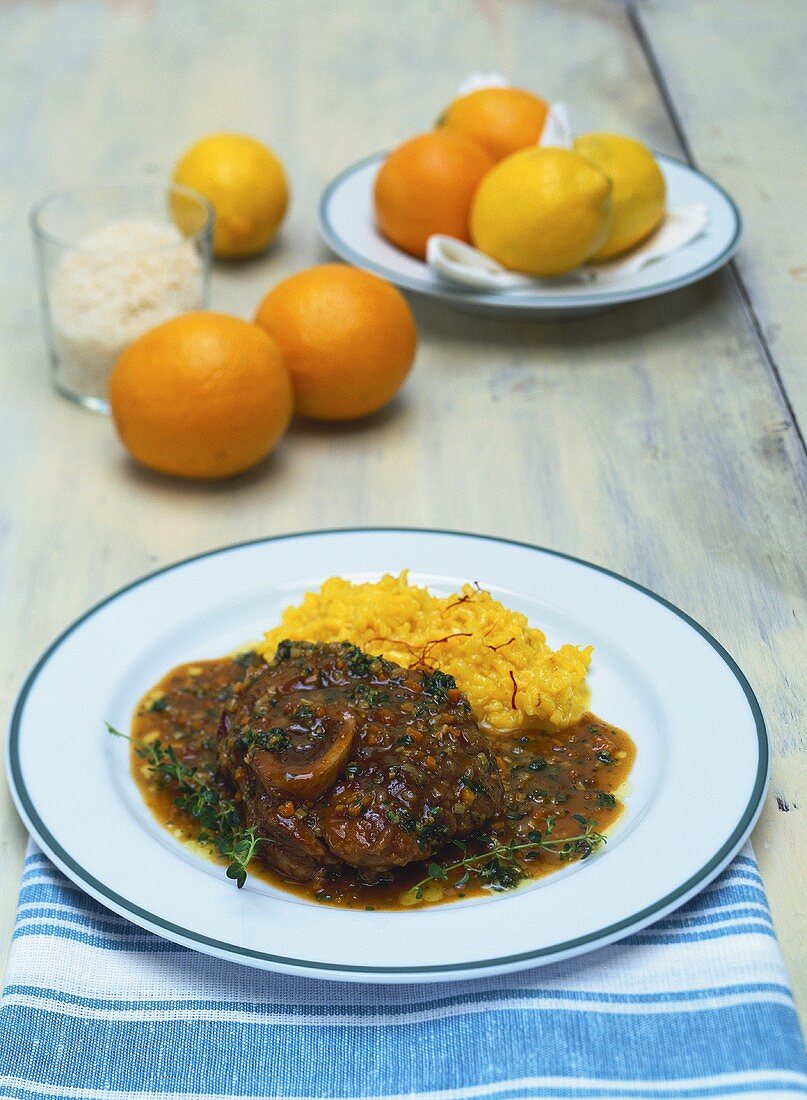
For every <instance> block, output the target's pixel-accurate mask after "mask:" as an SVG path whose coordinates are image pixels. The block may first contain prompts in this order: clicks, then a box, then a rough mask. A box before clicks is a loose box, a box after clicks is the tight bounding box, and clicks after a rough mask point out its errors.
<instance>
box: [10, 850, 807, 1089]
mask: <svg viewBox="0 0 807 1100" xmlns="http://www.w3.org/2000/svg"><path fill="white" fill-rule="evenodd" d="M806 1068H807V1066H806V1065H805V1055H804V1046H803V1043H802V1038H801V1034H800V1032H799V1025H798V1022H797V1019H796V1014H795V1011H794V1007H793V1000H792V997H791V993H790V989H789V985H788V979H787V974H786V972H785V969H784V965H783V962H782V957H781V955H780V952H779V949H778V946H777V943H776V939H775V936H774V931H773V926H772V924H771V918H770V913H769V911H768V905H767V902H766V899H765V893H764V891H763V889H762V883H761V880H760V876H759V872H758V870H757V866H756V863H755V861H754V858H753V855H752V854H751V851H750V849H746V851H745V852H744V853H743V854H742V855H740V856H739V857H738V858H737V859H736V860H735V861H734V863H733V864H732V866H731V867H730V868H729V869H728V870H727V871H726V872H725V873H724V874H723V875H722V876H721V877H720V879H719V880H718V881H716V882H715V883H713V884H712V885H711V886H710V887H708V888H707V889H706V890H705V891H704V892H703V893H702V894H701V895H700V896H699V897H698V898H697V899H696V900H695V901H693V902H691V903H690V904H689V905H687V906H685V907H684V908H683V909H679V910H678V911H677V912H676V913H674V914H673V915H672V916H670V917H668V918H667V919H666V920H662V921H660V922H659V923H658V924H656V925H654V926H653V927H652V928H649V929H646V930H645V931H644V932H642V933H640V934H639V935H636V936H632V937H630V938H629V939H626V940H623V941H622V942H621V943H620V944H617V945H615V946H612V947H608V948H604V949H602V950H600V951H597V952H594V953H592V954H589V955H585V956H583V957H582V958H579V959H575V960H572V961H570V962H565V963H563V964H559V965H555V966H548V967H545V968H541V969H536V970H531V971H524V972H521V973H518V974H512V975H507V976H503V977H497V978H486V979H484V980H480V981H470V982H459V983H455V984H433V985H399V986H392V985H385V986H369V985H367V986H360V985H348V984H342V983H335V982H334V983H331V982H320V981H312V980H306V979H300V978H289V977H284V976H282V975H274V974H268V973H264V972H261V971H258V970H250V969H248V968H246V967H240V966H235V965H233V964H230V963H224V962H219V961H218V960H215V959H211V958H208V957H206V956H204V955H199V954H197V953H195V952H193V951H190V950H187V949H186V948H182V947H176V946H174V945H173V944H170V943H168V942H166V941H164V940H160V939H157V938H156V937H154V936H152V935H150V934H149V933H146V932H143V931H141V930H140V929H139V928H136V927H135V926H134V925H132V924H129V923H128V922H127V921H126V920H124V919H123V918H121V917H118V916H115V915H114V914H112V913H110V912H108V911H107V910H106V909H104V908H103V907H102V906H100V905H97V904H96V903H95V902H93V901H91V900H90V899H89V898H88V897H86V896H85V895H84V894H83V893H82V892H81V891H80V890H78V889H77V888H76V887H75V886H73V885H72V884H71V883H70V882H69V881H68V880H67V879H65V877H64V876H63V875H61V874H60V873H59V872H58V871H57V870H56V869H55V868H54V867H53V866H52V865H51V864H50V863H49V862H48V860H47V859H46V858H45V857H44V856H43V855H42V854H41V853H39V852H38V851H36V850H35V849H33V848H32V849H31V851H30V853H29V855H28V857H27V859H26V863H25V872H24V876H23V884H22V893H21V895H20V905H19V913H18V917H17V925H16V930H15V934H14V940H13V944H12V950H11V956H10V961H9V965H8V972H7V975H6V986H5V991H4V994H3V998H2V1001H0V1097H14V1098H15V1100H35V1098H36V1100H39V1098H43V1100H44V1098H48V1100H51V1098H53V1097H69V1098H71V1100H100V1098H101V1097H103V1098H104V1100H158V1098H159V1100H180V1098H181V1100H218V1098H220V1097H242V1098H246V1097H250V1098H252V1097H285V1098H292V1097H294V1098H296V1100H300V1098H309V1097H317V1098H340V1100H344V1098H348V1097H350V1098H355V1097H362V1098H369V1097H383V1098H384V1100H396V1098H399V1100H400V1098H402V1097H410V1098H417V1100H448V1098H451V1097H457V1098H461V1100H475V1098H477V1097H479V1098H481V1100H515V1098H518V1097H543V1098H553V1097H557V1098H564V1100H565V1098H567V1097H585V1098H587V1100H621V1098H625V1100H646V1098H647V1100H675V1098H680V1097H687V1098H693V1097H738V1098H739V1097H742V1098H743V1100H747V1098H749V1097H777V1098H782V1097H796V1096H798V1097H803V1096H805V1095H807V1074H806V1073H805V1069H806Z"/></svg>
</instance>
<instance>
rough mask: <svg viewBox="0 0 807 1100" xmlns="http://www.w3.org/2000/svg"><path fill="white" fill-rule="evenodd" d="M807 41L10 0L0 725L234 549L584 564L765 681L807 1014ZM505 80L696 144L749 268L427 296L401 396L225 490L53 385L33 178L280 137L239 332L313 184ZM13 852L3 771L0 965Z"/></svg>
mask: <svg viewBox="0 0 807 1100" xmlns="http://www.w3.org/2000/svg"><path fill="white" fill-rule="evenodd" d="M804 27H805V11H804V7H803V5H800V3H799V0H779V2H778V4H777V5H776V9H775V12H774V11H773V8H772V6H771V5H761V4H759V3H757V2H756V0H708V2H706V0H675V2H674V3H673V2H672V0H668V2H665V3H662V2H661V0H647V2H641V3H640V4H639V7H638V11H634V10H631V9H629V8H627V9H626V8H625V7H623V6H622V5H621V4H620V3H617V2H615V0H602V2H597V0H557V2H550V0H545V2H539V0H524V2H517V0H512V2H506V0H499V2H493V0H489V2H483V3H479V4H471V3H470V0H467V2H466V0H442V2H441V3H439V4H435V3H430V2H428V0H411V2H406V3H403V2H400V0H360V2H355V0H354V2H351V3H345V4H332V3H327V2H326V0H309V2H307V3H305V4H300V3H294V2H293V0H288V2H283V3H277V2H275V3H273V4H271V5H269V4H265V3H263V2H262V0H251V2H245V0H240V2H239V3H238V4H232V3H228V2H226V0H214V2H208V3H207V4H205V5H196V4H193V3H191V2H190V0H182V2H179V0H173V2H171V3H168V2H167V0H164V2H162V3H158V4H155V3H153V2H149V0H128V2H127V3H123V2H120V3H111V2H110V3H108V4H97V3H89V2H82V0H72V2H70V3H65V2H56V3H50V4H38V3H8V4H6V5H4V6H3V10H2V13H1V14H0V39H1V40H2V41H3V43H4V62H5V64H4V68H3V78H2V87H1V88H0V117H1V118H2V122H3V125H2V128H1V129H2V132H3V133H5V134H9V133H10V134H11V135H12V138H11V145H10V150H9V152H8V155H7V157H6V159H5V163H4V164H3V172H2V174H3V180H4V184H5V187H4V191H3V195H2V199H0V227H1V228H2V238H0V239H2V240H3V251H4V256H3V258H4V261H5V272H6V277H5V280H4V287H3V293H2V295H0V339H2V368H1V369H0V395H1V396H0V449H1V451H2V488H0V590H1V591H2V603H1V607H2V630H1V631H0V677H2V679H1V680H0V683H2V688H3V692H2V695H3V707H4V712H5V713H7V711H8V709H10V705H11V702H12V699H13V695H14V693H15V692H16V690H17V688H18V687H19V685H20V682H21V680H22V678H23V676H24V674H25V672H26V670H27V669H28V667H29V666H30V665H31V663H32V662H33V661H34V659H35V658H36V656H37V655H38V653H39V652H40V650H41V649H42V648H43V647H44V646H45V645H46V644H47V643H48V641H49V640H50V639H51V638H52V637H53V635H54V634H55V633H56V632H57V631H58V630H60V629H61V628H62V627H63V626H64V625H65V624H67V623H68V622H69V621H70V620H71V619H72V618H73V617H75V616H76V615H78V614H79V613H80V612H82V611H83V610H84V609H85V608H86V607H87V606H88V605H90V604H92V603H94V602H95V601H97V600H99V599H100V598H101V597H103V596H105V595H106V594H107V593H109V592H111V591H112V590H114V589H115V588H117V587H118V586H120V585H122V584H124V583H126V582H127V581H130V580H132V579H133V578H134V577H137V576H138V575H139V574H141V573H143V572H145V571H148V570H151V569H153V568H155V567H157V566H159V565H161V564H163V563H165V562H170V561H172V560H174V559H177V558H181V557H183V556H186V555H190V554H193V553H196V552H198V551H202V550H205V549H208V548H210V547H215V546H219V545H221V544H224V543H229V542H235V541H238V540H241V539H247V538H251V537H256V536H261V535H268V534H275V533H278V532H285V531H295V530H300V529H305V528H314V527H327V526H338V525H351V524H359V525H360V524H372V523H382V524H411V525H423V526H429V525H433V526H444V527H445V526H453V527H456V528H458V529H465V530H474V531H479V532H485V533H492V534H496V535H504V536H509V537H511V538H516V539H524V540H527V541H531V542H535V543H539V544H542V545H545V546H550V547H554V548H556V549H558V550H562V551H566V552H568V553H571V554H576V555H579V556H582V557H585V558H588V559H590V560H592V561H594V562H597V563H600V564H602V565H605V566H608V567H609V568H611V569H614V570H617V571H618V572H621V573H624V574H626V575H628V576H630V577H633V578H635V579H636V580H638V581H640V582H641V583H643V584H645V585H648V586H650V587H651V588H653V589H655V590H656V591H658V592H660V593H661V594H663V595H664V596H666V597H667V598H668V599H670V600H672V601H673V602H675V603H676V604H679V605H680V606H681V607H683V608H685V609H686V610H687V611H688V612H690V614H692V615H693V616H694V617H695V618H696V619H698V620H699V621H700V622H702V623H703V624H704V625H705V626H706V628H707V629H708V630H710V631H711V632H712V633H713V634H714V635H715V636H716V637H717V638H718V639H719V640H720V641H721V642H722V643H723V644H724V645H725V646H726V647H727V648H728V649H729V650H730V651H731V652H732V653H733V655H734V656H735V657H736V659H737V660H738V661H739V663H740V664H741V666H742V667H743V668H744V669H745V671H746V672H747V674H748V676H749V678H750V680H751V682H752V685H753V686H754V688H755V690H756V692H757V694H758V696H759V699H760V702H761V705H762V708H763V710H764V713H765V715H766V718H767V721H768V724H769V728H770V733H771V737H772V740H773V746H774V765H773V784H772V787H771V793H770V797H769V799H768V803H767V805H766V807H765V811H764V814H763V816H762V820H761V822H760V824H759V826H758V827H757V830H756V833H755V836H754V842H755V846H756V851H757V855H758V857H759V860H760V862H761V865H762V869H763V873H764V877H765V883H766V886H767V889H768V893H769V896H770V900H771V904H772V906H773V910H774V915H775V920H776V926H777V929H778V933H779V937H780V940H781V944H782V949H783V951H784V953H785V956H786V958H787V960H788V962H789V965H790V969H791V974H792V977H793V980H794V983H795V985H796V990H797V996H798V998H799V1000H800V1003H801V1006H802V1008H805V1007H807V974H806V973H805V945H804V940H803V938H801V936H800V929H803V927H804V923H803V917H804V907H805V893H804V889H803V883H804V878H805V869H806V866H805V865H806V864H807V858H806V857H805V851H804V847H803V845H802V846H800V845H799V839H800V837H803V835H804V829H803V825H801V822H802V820H803V816H804V813H805V803H804V799H805V794H806V793H807V792H805V790H804V778H805V751H804V750H805V729H804V694H803V692H801V691H800V683H799V681H800V680H801V677H802V673H803V665H804V655H805V652H807V647H806V646H805V622H806V620H807V608H806V607H805V601H804V592H805V524H804V518H805V508H804V505H805V482H806V481H807V476H806V475H807V462H805V449H804V438H803V435H802V430H801V428H800V426H799V415H801V417H802V419H804V418H805V417H807V379H805V375H804V372H803V366H802V364H801V363H800V362H799V355H800V351H801V347H802V345H803V342H804V337H805V332H804V310H803V306H802V309H801V312H799V310H798V305H799V304H800V303H803V291H804V287H803V283H804V280H805V278H806V277H807V266H805V265H807V258H805V256H804V255H803V253H801V252H799V251H798V250H797V245H796V232H797V229H798V227H799V217H800V215H801V200H800V198H799V192H798V190H797V188H799V186H800V185H801V183H802V179H803V175H804V172H805V167H806V166H805V160H804V155H803V151H802V145H801V144H800V143H799V141H798V138H797V133H798V123H799V122H801V121H803V115H804V103H805V100H806V99H807V97H806V96H805V88H804V81H803V69H802V70H801V71H802V76H801V77H799V76H798V74H799V72H800V65H799V58H798V57H797V53H796V47H797V43H798V40H799V31H801V32H802V36H803V31H804ZM491 68H497V69H500V70H502V71H503V72H505V73H506V74H508V76H509V77H510V78H511V79H512V80H513V81H514V82H516V83H523V84H524V85H525V86H529V87H534V88H535V89H536V90H537V91H540V92H542V93H543V94H546V95H548V96H550V97H552V98H562V99H563V100H565V101H566V102H567V103H568V105H569V108H570V110H571V114H572V118H573V119H574V121H575V123H576V126H577V128H578V129H580V130H585V129H590V128H597V129H613V130H620V131H625V132H628V133H631V134H633V135H635V136H636V137H639V138H641V139H643V140H644V141H646V142H648V143H649V144H650V145H652V146H654V147H655V148H657V149H659V150H661V151H664V152H667V153H672V154H673V155H676V156H684V157H692V158H693V159H694V160H695V161H696V162H697V163H698V164H699V165H700V166H701V167H702V168H703V169H705V170H706V171H708V172H710V173H711V174H713V175H714V176H715V177H716V178H717V180H718V181H719V182H721V183H723V184H724V185H725V186H727V187H728V189H729V190H730V191H731V192H732V193H733V194H734V197H735V198H736V199H737V201H738V202H739V205H740V207H741V208H742V209H743V211H744V212H745V214H746V217H747V223H748V225H747V233H746V238H745V242H744V245H743V248H742V250H741V252H740V254H739V256H738V259H737V262H736V265H733V266H732V267H731V268H730V269H729V270H725V271H723V272H722V273H720V274H717V275H715V276H713V277H712V278H710V279H708V280H706V281H704V282H703V283H701V284H700V285H698V286H696V287H692V288H690V289H687V290H682V291H679V292H678V293H675V294H671V295H669V296H667V297H664V298H661V299H658V300H656V301H650V302H647V303H644V304H637V305H633V306H628V307H624V308H622V309H618V310H615V311H613V312H611V313H607V314H603V315H600V316H596V317H592V318H590V319H587V320H582V321H575V322H557V323H505V322H502V321H493V320H483V319H475V318H473V317H469V316H467V315H461V314H457V313H453V312H451V311H450V310H448V309H444V308H441V307H439V306H438V305H436V304H433V303H431V302H426V301H418V300H413V303H412V304H413V307H414V309H415V312H416V315H417V321H418V324H419V327H420V334H421V345H420V351H419V356H418V363H417V369H416V371H415V372H414V375H413V377H412V379H411V381H410V383H409V384H408V385H407V387H406V390H405V392H404V394H403V396H402V397H401V399H399V400H398V401H397V402H396V404H395V405H394V406H393V407H392V408H391V409H390V410H389V411H388V412H387V413H384V414H382V415H380V416H378V417H377V418H375V419H372V420H370V421H368V422H367V423H364V424H357V425H354V426H348V427H344V428H330V427H319V426H312V425H310V424H297V425H295V427H294V428H293V429H292V431H291V433H290V435H289V437H288V438H287V440H286V441H285V442H284V443H283V445H282V447H281V448H280V449H279V450H278V452H277V453H276V455H275V456H274V457H273V458H272V459H271V460H270V461H269V462H268V463H267V464H265V465H264V466H263V467H262V468H260V469H258V470H256V471H254V472H253V473H251V474H248V475H246V476H244V477H242V478H241V479H239V480H236V481H232V482H228V483H225V484H219V485H197V484H184V483H182V482H179V481H171V480H167V479H163V478H160V477H157V476H152V475H151V474H149V473H146V472H144V471H142V470H138V469H136V468H135V467H134V466H133V465H131V464H130V463H129V462H128V461H127V460H126V459H125V457H124V456H123V454H122V453H121V450H120V448H119V446H118V444H117V442H116V440H115V438H114V435H113V433H112V430H111V428H110V424H109V423H108V421H107V420H105V419H104V418H102V417H98V416H95V415H93V414H89V413H86V412H83V411H82V410H80V409H78V408H77V407H74V406H72V405H71V404H69V403H68V402H66V401H64V400H62V399H61V398H59V397H57V396H56V394H55V393H54V392H53V391H52V390H51V389H50V387H49V383H48V378H47V371H46V365H45V355H44V347H43V339H42V332H41V328H40V321H39V310H38V302H37V298H36V289H35V283H34V275H33V270H32V262H31V254H30V247H29V241H28V239H27V227H26V222H25V217H26V213H27V210H28V208H29V206H30V205H31V203H32V202H33V200H34V199H36V198H37V197H38V196H40V195H41V194H42V193H43V192H46V191H48V190H50V189H52V188H53V187H55V186H58V185H61V184H70V183H79V182H88V181H94V180H96V179H97V178H99V177H108V176H111V175H112V176H118V177H120V176H121V175H126V174H140V173H143V172H148V173H151V174H153V175H154V176H155V177H156V178H162V177H163V175H164V174H165V173H167V172H168V171H169V170H170V168H171V166H172V164H173V163H174V161H175V160H176V158H177V156H178V154H179V153H180V151H181V150H182V149H184V148H185V146H187V145H188V144H189V143H190V142H191V141H192V140H193V139H195V138H197V137H198V136H200V135H201V134H203V133H205V132H209V131H212V130H217V129H235V130H242V131H245V132H247V133H251V134H254V135H255V136H257V137H259V138H263V139H264V140H267V141H268V142H269V143H270V144H271V145H273V146H274V147H275V148H276V149H277V150H278V151H279V153H280V154H281V156H282V157H283V159H284V161H285V162H286V164H287V165H288V168H289V170H290V175H291V180H292V186H293V189H294V199H293V205H292V209H291V215H290V217H289V219H288V222H287V225H286V228H285V230H284V233H283V238H282V241H281V243H280V244H279V246H278V247H275V248H274V249H272V250H271V251H270V253H269V254H268V255H267V256H266V257H264V258H262V259H260V260H256V261H254V262H252V263H249V264H246V265H244V266H242V267H220V268H218V269H217V270H216V272H215V276H214V283H213V302H214V304H215V306H216V307H217V308H219V309H223V310H230V311H232V312H234V313H236V314H239V315H241V316H244V317H249V316H250V315H251V313H252V311H253V309H254V307H255V304H256V302H257V301H258V299H259V298H260V297H261V296H262V294H263V293H264V292H265V291H266V290H267V288H268V287H270V286H271V285H273V284H274V283H275V282H276V281H277V280H278V279H279V278H281V277H282V276H284V275H286V274H287V273H290V272H292V271H294V270H297V269H298V268H300V267H304V266H306V265H309V264H312V263H315V262H317V261H319V260H322V259H324V258H325V251H324V249H323V247H322V245H321V244H320V243H319V242H318V239H317V233H316V228H315V221H314V211H315V205H316V201H317V197H318V195H319V193H320V192H321V190H322V188H323V187H324V185H325V184H326V182H327V181H328V180H329V179H330V178H331V177H332V176H334V175H335V174H336V173H337V172H338V171H339V170H340V169H342V168H344V167H345V166H346V165H347V164H349V163H351V162H353V161H355V160H358V159H359V158H360V157H363V156H365V155H367V154H369V153H371V152H373V151H375V150H377V149H380V148H383V147H385V146H389V145H390V144H392V143H395V142H396V141H399V140H401V139H403V138H404V137H406V136H408V135H410V134H412V133H414V132H417V131H419V130H423V129H426V128H428V127H429V125H430V124H431V122H432V120H433V119H434V117H435V116H436V114H437V113H438V111H439V110H440V108H441V107H442V106H443V105H444V104H445V103H446V102H447V101H448V100H449V99H450V98H451V97H452V94H453V92H454V89H455V87H456V84H457V82H458V81H459V80H460V79H462V78H463V77H464V76H465V75H466V74H467V73H468V72H470V71H472V70H475V69H482V70H486V69H491ZM798 81H801V84H800V86H799V83H798ZM800 371H801V373H800ZM390 479H393V480H394V484H395V491H394V492H391V491H390V490H389V485H390ZM54 736H55V737H58V736H59V731H58V730H54ZM704 736H708V730H705V731H704ZM693 766H694V765H693ZM720 783H721V777H720V776H718V775H716V776H715V797H719V796H720ZM800 826H801V827H800ZM24 842H25V837H24V833H23V829H22V827H21V825H20V823H19V820H18V819H17V817H16V814H15V812H14V810H13V808H12V806H11V802H10V799H9V797H8V794H7V791H6V790H5V788H3V789H2V792H0V940H1V941H2V948H3V950H5V948H6V947H7V943H8V939H9V935H10V932H11V928H12V922H13V915H14V908H15V897H16V888H17V883H18V879H19V872H20V865H21V861H22V855H23V846H24Z"/></svg>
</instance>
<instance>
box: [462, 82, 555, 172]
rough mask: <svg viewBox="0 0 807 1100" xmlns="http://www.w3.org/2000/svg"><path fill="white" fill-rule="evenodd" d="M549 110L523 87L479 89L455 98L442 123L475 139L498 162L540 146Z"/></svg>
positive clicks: (542, 101)
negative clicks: (538, 144) (538, 143)
mask: <svg viewBox="0 0 807 1100" xmlns="http://www.w3.org/2000/svg"><path fill="white" fill-rule="evenodd" d="M548 110H549V106H548V104H547V102H546V100H543V99H541V98H540V96H537V95H533V93H532V92H526V91H524V89H523V88H478V89H477V90H476V91H475V92H469V93H468V94H467V95H463V96H460V97H459V99H455V100H454V102H453V103H451V104H450V105H449V106H448V108H447V109H446V111H445V113H444V114H443V116H442V118H441V119H440V124H441V125H442V126H444V127H445V128H446V129H448V130H450V131H455V132H457V133H460V134H465V135H466V137H469V138H473V140H474V141H476V142H478V143H479V144H480V145H482V146H483V147H484V148H485V149H486V150H487V151H488V153H489V154H490V155H491V156H492V157H493V159H494V160H497V161H498V160H503V159H504V158H505V157H507V156H509V155H510V153H517V152H518V151H519V149H526V148H527V146H528V145H535V144H536V143H537V141H538V139H539V137H540V136H541V133H542V131H543V128H544V123H545V122H546V116H547V112H548Z"/></svg>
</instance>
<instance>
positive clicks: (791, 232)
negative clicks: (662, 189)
mask: <svg viewBox="0 0 807 1100" xmlns="http://www.w3.org/2000/svg"><path fill="white" fill-rule="evenodd" d="M638 13H639V18H640V22H641V24H642V25H643V26H644V28H645V30H646V33H647V35H648V36H649V39H650V42H651V44H652V46H653V48H654V50H655V51H656V54H657V57H658V60H659V62H660V68H661V72H662V74H663V79H664V81H665V82H666V84H667V87H668V89H669V92H670V95H671V97H672V100H673V101H674V104H675V107H676V110H677V112H678V114H679V116H680V119H681V122H682V124H683V127H684V129H685V131H686V134H687V136H688V138H689V142H690V145H691V147H692V151H693V153H694V157H695V160H696V162H697V163H698V165H699V167H700V168H702V169H703V171H704V172H707V173H708V174H709V175H712V176H714V178H715V179H716V180H718V182H720V183H722V184H723V186H724V187H726V188H727V189H728V191H730V192H731V194H732V195H733V196H734V198H735V200H736V201H737V203H738V204H739V206H740V209H741V211H742V214H743V218H744V222H745V225H744V239H743V243H742V246H741V248H740V251H739V253H738V255H737V260H736V263H737V267H738V269H739V271H740V273H741V276H742V279H743V282H744V283H745V285H746V287H747V288H748V293H749V295H750V300H751V306H752V309H753V311H754V313H755V314H756V316H757V318H758V320H759V327H760V332H761V334H762V337H763V339H764V340H765V341H766V342H767V344H768V345H769V347H770V350H771V354H772V357H773V359H774V361H775V363H776V364H777V366H778V368H779V370H780V371H781V374H782V376H783V379H784V382H785V385H786V388H787V393H788V396H789V399H790V401H791V402H792V406H793V410H794V412H795V415H796V417H797V418H798V421H799V423H800V425H801V430H802V435H804V433H805V425H807V371H805V369H804V346H805V342H807V311H805V308H804V302H805V283H807V251H806V250H805V240H806V239H807V238H805V230H804V218H803V212H802V211H803V206H804V160H805V158H804V144H803V142H802V141H800V140H799V135H800V134H803V133H804V131H805V127H807V66H805V64H804V58H805V54H807V8H805V6H804V4H803V3H801V2H800V0H780V2H779V3H777V4H776V5H775V8H771V7H770V6H769V5H766V4H760V3H758V2H757V0H709V3H704V2H703V0H683V2H682V3H676V4H670V3H665V2H663V0H640V3H639V5H638Z"/></svg>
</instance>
